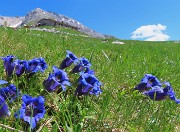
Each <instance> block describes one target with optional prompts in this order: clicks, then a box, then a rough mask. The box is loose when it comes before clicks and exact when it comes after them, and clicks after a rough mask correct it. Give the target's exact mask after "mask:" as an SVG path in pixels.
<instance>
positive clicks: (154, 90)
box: [135, 74, 180, 104]
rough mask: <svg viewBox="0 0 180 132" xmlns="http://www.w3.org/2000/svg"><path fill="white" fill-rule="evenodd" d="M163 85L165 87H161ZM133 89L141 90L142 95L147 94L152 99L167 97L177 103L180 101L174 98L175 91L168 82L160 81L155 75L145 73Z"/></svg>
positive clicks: (157, 99)
mask: <svg viewBox="0 0 180 132" xmlns="http://www.w3.org/2000/svg"><path fill="white" fill-rule="evenodd" d="M163 85H165V87H163ZM135 90H139V91H140V92H143V94H144V95H146V96H148V97H149V98H150V99H152V100H154V101H160V100H165V99H166V98H167V97H169V98H170V99H171V100H174V101H175V102H176V103H177V104H179V103H180V100H179V99H177V98H176V96H175V92H174V91H173V88H172V86H171V84H170V83H169V82H164V83H161V82H160V81H159V80H158V79H157V77H155V76H153V75H151V74H146V75H145V76H144V77H143V78H142V80H141V82H140V83H139V84H138V85H137V86H136V87H135Z"/></svg>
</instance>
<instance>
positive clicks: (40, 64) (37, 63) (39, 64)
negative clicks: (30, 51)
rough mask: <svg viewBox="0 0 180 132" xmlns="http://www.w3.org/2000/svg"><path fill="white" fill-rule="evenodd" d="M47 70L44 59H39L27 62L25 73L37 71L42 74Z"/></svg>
mask: <svg viewBox="0 0 180 132" xmlns="http://www.w3.org/2000/svg"><path fill="white" fill-rule="evenodd" d="M46 68H47V64H46V62H45V61H44V59H43V58H42V57H41V58H34V59H32V60H29V61H28V69H27V71H26V73H36V72H38V71H40V72H42V73H43V72H44V71H45V70H46Z"/></svg>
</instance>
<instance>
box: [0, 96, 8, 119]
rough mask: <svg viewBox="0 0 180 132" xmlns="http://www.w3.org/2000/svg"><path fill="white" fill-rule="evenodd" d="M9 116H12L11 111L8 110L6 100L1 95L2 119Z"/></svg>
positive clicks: (0, 112) (0, 110)
mask: <svg viewBox="0 0 180 132" xmlns="http://www.w3.org/2000/svg"><path fill="white" fill-rule="evenodd" d="M7 115H8V116H9V115H10V111H9V109H8V106H7V104H6V101H5V99H4V98H3V97H2V96H1V95H0V118H1V117H4V116H7Z"/></svg>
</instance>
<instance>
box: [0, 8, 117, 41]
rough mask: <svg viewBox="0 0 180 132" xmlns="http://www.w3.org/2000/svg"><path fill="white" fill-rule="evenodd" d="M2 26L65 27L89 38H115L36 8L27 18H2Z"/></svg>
mask: <svg viewBox="0 0 180 132" xmlns="http://www.w3.org/2000/svg"><path fill="white" fill-rule="evenodd" d="M0 26H9V27H14V28H15V27H23V26H29V27H31V28H34V27H37V26H63V27H67V28H71V29H74V30H77V31H79V32H81V33H84V34H86V35H88V36H91V37H94V38H111V37H113V36H110V35H104V34H101V33H98V32H96V31H93V30H92V29H90V28H88V27H86V26H84V25H83V24H81V23H80V22H78V21H76V20H74V19H72V18H69V17H67V16H64V15H61V14H57V13H54V12H48V11H45V10H42V9H40V8H36V9H34V10H32V11H30V12H28V13H27V14H26V16H25V17H3V16H0Z"/></svg>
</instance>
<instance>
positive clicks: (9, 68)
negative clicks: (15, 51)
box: [2, 55, 15, 77]
mask: <svg viewBox="0 0 180 132" xmlns="http://www.w3.org/2000/svg"><path fill="white" fill-rule="evenodd" d="M14 58H15V56H13V55H8V56H6V57H2V60H3V61H4V69H5V71H6V75H7V76H8V77H10V76H11V75H12V73H13V71H14V62H13V61H14Z"/></svg>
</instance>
